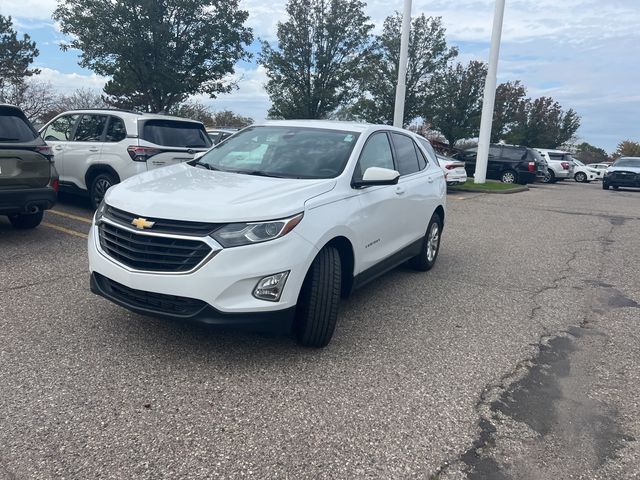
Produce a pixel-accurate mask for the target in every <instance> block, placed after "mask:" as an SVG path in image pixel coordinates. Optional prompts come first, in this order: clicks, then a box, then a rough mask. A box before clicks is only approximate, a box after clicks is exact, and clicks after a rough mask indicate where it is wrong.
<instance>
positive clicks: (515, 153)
mask: <svg viewBox="0 0 640 480" xmlns="http://www.w3.org/2000/svg"><path fill="white" fill-rule="evenodd" d="M526 156H527V151H526V150H525V149H523V148H503V149H502V158H505V159H507V160H513V161H520V160H522V159H523V158H525V157H526Z"/></svg>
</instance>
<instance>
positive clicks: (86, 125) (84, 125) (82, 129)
mask: <svg viewBox="0 0 640 480" xmlns="http://www.w3.org/2000/svg"><path fill="white" fill-rule="evenodd" d="M107 118H108V117H107V116H106V115H86V114H85V115H83V116H82V118H81V119H80V122H78V126H77V127H76V134H75V135H74V137H73V140H74V141H75V142H101V141H102V132H104V127H105V126H106V124H107Z"/></svg>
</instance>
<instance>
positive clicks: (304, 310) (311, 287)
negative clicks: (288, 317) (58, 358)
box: [294, 247, 342, 348]
mask: <svg viewBox="0 0 640 480" xmlns="http://www.w3.org/2000/svg"><path fill="white" fill-rule="evenodd" d="M341 268H342V267H341V262H340V254H339V253H338V250H336V249H335V248H333V247H324V248H323V249H322V250H320V252H319V253H318V255H317V256H316V258H315V260H314V261H313V263H312V264H311V268H309V271H308V272H307V276H306V277H305V279H304V283H303V284H302V290H301V291H300V297H299V298H298V309H297V312H296V320H295V324H294V332H295V334H296V338H297V339H298V342H299V343H300V345H303V346H305V347H314V348H320V347H325V346H327V345H328V344H329V341H330V340H331V337H332V336H333V331H334V330H335V327H336V321H337V319H338V304H339V303H340V289H341V286H342V271H341Z"/></svg>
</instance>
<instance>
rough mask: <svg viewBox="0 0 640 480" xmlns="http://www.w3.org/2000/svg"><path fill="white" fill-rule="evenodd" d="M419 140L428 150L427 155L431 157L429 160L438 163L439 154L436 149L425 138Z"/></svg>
mask: <svg viewBox="0 0 640 480" xmlns="http://www.w3.org/2000/svg"><path fill="white" fill-rule="evenodd" d="M418 141H419V142H420V144H421V145H422V146H423V147H424V149H425V150H426V151H427V157H429V160H431V161H432V162H433V163H435V164H436V165H438V164H439V162H438V156H437V155H436V151H435V150H434V149H433V147H432V146H431V144H430V143H429V142H428V141H427V140H426V139H424V138H420V139H418Z"/></svg>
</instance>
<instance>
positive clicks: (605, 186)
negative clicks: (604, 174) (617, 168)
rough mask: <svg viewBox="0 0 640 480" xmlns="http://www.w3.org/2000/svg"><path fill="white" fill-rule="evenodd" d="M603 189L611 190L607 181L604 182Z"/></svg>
mask: <svg viewBox="0 0 640 480" xmlns="http://www.w3.org/2000/svg"><path fill="white" fill-rule="evenodd" d="M602 189H603V190H609V184H608V183H605V182H602Z"/></svg>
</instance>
